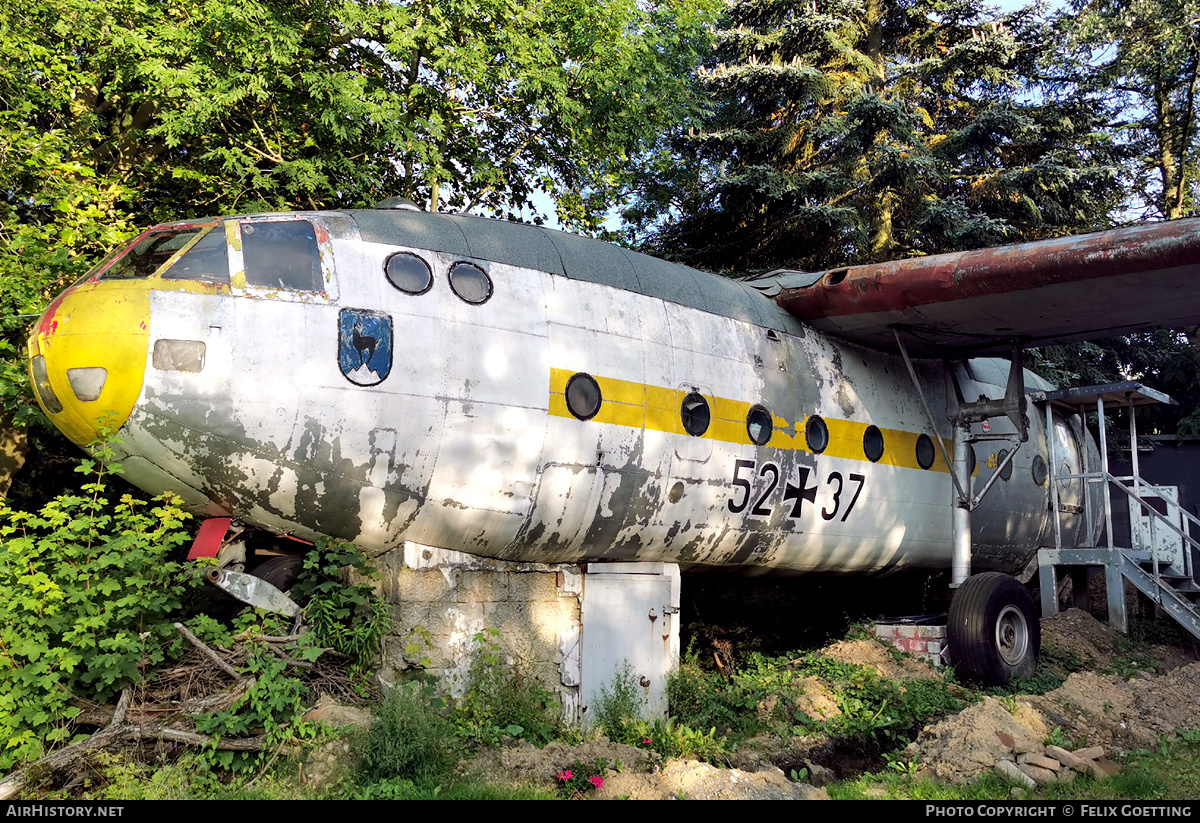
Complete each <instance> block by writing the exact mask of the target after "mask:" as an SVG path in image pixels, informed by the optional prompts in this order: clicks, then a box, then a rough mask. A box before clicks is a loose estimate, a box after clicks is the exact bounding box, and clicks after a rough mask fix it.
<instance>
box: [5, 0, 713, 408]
mask: <svg viewBox="0 0 1200 823" xmlns="http://www.w3.org/2000/svg"><path fill="white" fill-rule="evenodd" d="M713 5H714V3H713V0H666V2H662V3H655V4H643V3H637V2H634V1H633V0H552V2H548V3H539V4H532V5H529V4H520V3H517V2H514V0H414V2H406V3H380V2H373V1H372V0H313V2H306V3H287V2H279V0H199V2H184V0H167V2H149V0H116V1H115V2H112V3H104V4H97V3H91V2H87V0H47V1H46V2H40V3H36V4H30V3H26V2H21V0H0V99H3V101H4V106H3V107H2V108H3V110H2V111H0V338H2V339H4V340H5V341H6V342H7V343H8V344H9V346H11V348H5V349H2V350H0V404H2V406H3V408H5V409H8V410H9V411H14V412H16V414H17V416H18V422H20V423H22V424H24V423H25V422H27V421H29V420H31V419H35V418H37V417H39V414H38V411H37V406H36V404H35V403H34V401H33V398H32V396H31V394H30V391H29V387H28V381H27V380H26V378H25V376H24V364H23V363H21V362H20V359H19V357H18V355H17V354H16V352H19V351H20V350H21V346H22V343H23V342H24V340H23V338H24V336H25V331H26V329H27V327H28V325H29V319H28V318H24V317H20V316H19V315H24V314H37V313H40V312H41V311H42V309H44V308H45V306H46V304H47V302H48V301H49V300H50V298H51V297H52V296H53V295H54V294H55V293H57V292H58V291H61V289H62V288H63V287H64V286H66V285H67V284H69V283H70V282H72V281H73V280H75V279H77V278H78V277H79V276H80V275H82V274H84V272H85V271H87V270H88V269H89V268H90V266H91V264H92V263H94V262H95V261H97V260H99V259H100V258H101V257H103V256H104V254H105V253H106V252H108V251H110V250H112V249H113V248H114V247H116V246H118V245H119V244H121V243H123V242H124V241H126V240H128V239H129V238H130V237H131V236H132V235H133V234H134V233H135V228H134V227H135V226H144V225H148V224H153V223H158V222H164V221H168V220H177V219H183V218H189V217H200V216H204V215H213V214H233V213H240V212H249V211H279V210H289V209H319V208H348V207H370V206H371V205H373V204H375V203H377V202H378V201H379V200H381V199H382V198H384V197H388V196H392V195H403V196H407V197H410V198H412V199H414V200H416V201H417V202H419V203H427V204H429V207H430V210H431V211H438V210H453V211H463V212H468V211H473V212H475V213H484V214H495V215H496V216H501V217H516V216H519V215H532V216H533V217H534V218H535V219H536V220H538V221H539V222H540V221H542V220H544V219H545V217H546V215H545V214H544V213H542V212H543V211H544V210H545V207H544V206H543V205H541V204H542V202H544V201H542V200H540V199H538V200H535V195H536V194H537V193H538V192H539V191H544V192H545V193H547V194H548V195H549V199H550V201H551V202H552V203H553V207H554V208H555V210H556V211H557V212H558V215H559V218H560V220H562V221H563V222H564V223H566V224H569V225H572V226H575V227H578V228H581V229H584V230H589V231H598V230H599V228H600V224H601V223H602V222H603V221H604V219H605V218H606V214H607V211H608V209H609V207H610V206H611V205H612V204H613V203H614V202H615V200H616V199H617V198H619V197H620V196H621V189H622V186H623V185H624V183H625V182H626V181H627V180H628V175H629V171H628V170H629V158H630V157H632V156H634V155H636V154H638V153H639V152H640V151H641V150H642V149H643V147H644V146H646V145H647V144H648V142H649V141H652V140H654V139H656V138H657V136H658V134H659V133H660V132H661V131H662V130H663V129H665V128H667V127H668V126H669V124H670V123H671V122H673V120H675V119H676V118H678V117H679V116H682V115H681V113H682V112H684V111H687V110H689V108H690V107H691V106H692V105H693V102H692V100H691V99H690V95H689V93H688V89H687V84H686V80H685V78H686V76H687V73H688V72H689V71H690V69H691V67H692V66H693V65H694V63H695V60H696V53H697V49H698V47H699V45H700V44H701V43H703V42H704V39H705V37H706V28H705V25H706V22H707V20H708V17H709V9H710V8H711V7H712V6H713Z"/></svg>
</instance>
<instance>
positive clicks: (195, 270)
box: [163, 226, 229, 283]
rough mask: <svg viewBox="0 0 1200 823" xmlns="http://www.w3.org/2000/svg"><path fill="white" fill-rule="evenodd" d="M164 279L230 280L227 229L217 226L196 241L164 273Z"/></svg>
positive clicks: (220, 281)
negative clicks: (226, 251) (226, 240)
mask: <svg viewBox="0 0 1200 823" xmlns="http://www.w3.org/2000/svg"><path fill="white" fill-rule="evenodd" d="M163 279H164V280H202V281H204V282H205V283H228V282H229V258H228V257H227V256H226V254H225V229H224V227H223V226H216V227H215V228H213V229H212V230H211V231H210V232H209V233H208V234H206V235H204V236H203V237H201V238H200V239H199V240H198V241H196V245H194V246H192V247H191V248H190V249H188V250H187V251H186V252H184V253H183V256H182V257H180V258H179V259H178V260H176V261H175V265H173V266H171V268H169V269H167V271H166V273H164V274H163Z"/></svg>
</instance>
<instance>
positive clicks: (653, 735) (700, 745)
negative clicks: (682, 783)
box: [594, 664, 726, 762]
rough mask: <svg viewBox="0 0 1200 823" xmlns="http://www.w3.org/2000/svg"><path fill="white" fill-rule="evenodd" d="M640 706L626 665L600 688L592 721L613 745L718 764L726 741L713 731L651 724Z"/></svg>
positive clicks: (659, 722) (676, 724) (673, 721)
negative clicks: (611, 680) (608, 683)
mask: <svg viewBox="0 0 1200 823" xmlns="http://www.w3.org/2000/svg"><path fill="white" fill-rule="evenodd" d="M668 682H670V681H668ZM641 706H642V702H641V692H640V688H639V686H638V684H637V680H636V678H635V677H634V675H633V671H632V669H631V668H630V667H629V665H628V664H626V665H625V667H624V669H623V670H622V672H621V673H620V674H619V675H617V677H615V678H614V679H613V682H612V684H611V685H604V686H602V687H601V688H600V699H599V700H598V701H597V705H596V706H595V715H594V721H595V723H596V726H597V727H598V728H599V729H600V730H601V731H603V732H604V735H605V736H606V737H607V738H608V739H609V740H612V741H613V742H614V743H624V744H626V745H629V746H637V747H639V748H644V749H650V750H651V751H654V752H657V753H658V754H659V755H660V756H661V757H664V758H668V757H685V758H690V759H695V760H709V761H713V762H717V761H718V759H719V758H720V756H721V755H723V754H724V753H725V750H726V747H725V740H724V738H723V737H721V738H719V737H718V736H717V730H716V729H715V728H713V727H709V730H708V731H707V732H702V731H697V730H696V729H695V728H692V727H690V726H688V725H686V724H684V723H680V722H678V721H677V720H676V719H675V718H673V717H672V718H667V719H666V720H663V719H662V718H655V719H654V721H653V722H650V721H647V720H645V719H643V718H642V716H641Z"/></svg>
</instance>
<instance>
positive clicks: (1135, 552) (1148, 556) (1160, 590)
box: [1031, 381, 1200, 638]
mask: <svg viewBox="0 0 1200 823" xmlns="http://www.w3.org/2000/svg"><path fill="white" fill-rule="evenodd" d="M1031 399H1032V400H1033V401H1034V402H1035V403H1044V404H1045V411H1046V421H1047V432H1051V433H1052V432H1053V431H1054V429H1053V423H1052V417H1051V416H1052V413H1053V410H1054V409H1055V408H1057V409H1059V410H1060V411H1065V412H1068V413H1071V414H1076V413H1078V414H1080V415H1084V414H1087V413H1091V412H1095V413H1096V414H1097V416H1098V418H1099V420H1098V423H1099V430H1100V465H1099V466H1097V467H1095V468H1093V467H1091V466H1090V465H1089V460H1090V458H1089V456H1088V450H1087V448H1086V447H1084V448H1082V449H1081V453H1082V469H1081V470H1080V471H1069V470H1067V471H1064V470H1063V469H1064V466H1066V465H1067V464H1066V463H1065V462H1060V460H1059V459H1057V456H1056V455H1055V442H1054V441H1055V437H1054V436H1053V435H1049V436H1047V441H1048V446H1049V449H1048V451H1049V481H1050V506H1051V510H1052V511H1053V512H1054V514H1055V517H1054V547H1053V548H1043V549H1041V550H1040V551H1039V552H1038V574H1039V576H1040V580H1039V582H1040V584H1041V597H1042V614H1043V615H1044V616H1050V615H1053V614H1056V613H1057V612H1058V567H1060V566H1071V567H1086V566H1103V567H1104V572H1105V583H1106V589H1107V592H1108V619H1109V623H1111V624H1112V625H1113V626H1114V627H1115V628H1116V629H1118V630H1119V631H1122V632H1124V631H1128V628H1129V624H1128V619H1127V616H1126V613H1125V596H1124V595H1125V587H1124V583H1123V581H1124V580H1129V581H1130V582H1131V583H1132V584H1133V585H1134V586H1135V587H1136V588H1137V590H1138V591H1140V592H1141V593H1142V594H1144V595H1145V596H1146V597H1147V598H1149V599H1150V600H1151V601H1153V602H1154V603H1155V604H1157V605H1158V606H1159V607H1160V608H1161V610H1162V611H1163V612H1165V613H1166V614H1168V615H1170V616H1171V617H1173V618H1174V619H1175V620H1176V621H1178V622H1179V624H1180V625H1181V626H1183V627H1184V628H1185V629H1187V630H1188V631H1189V632H1191V634H1192V635H1193V636H1195V637H1197V638H1200V606H1198V604H1200V585H1197V583H1196V579H1195V574H1194V570H1193V568H1192V565H1193V564H1192V551H1193V549H1194V550H1196V551H1200V541H1197V539H1196V538H1194V537H1192V531H1193V530H1192V527H1193V526H1195V527H1196V529H1197V530H1198V531H1197V533H1200V519H1197V518H1196V517H1194V516H1193V515H1191V514H1190V513H1189V512H1187V511H1186V510H1185V509H1184V508H1183V507H1182V506H1180V505H1179V503H1178V501H1177V500H1173V499H1171V494H1170V493H1168V492H1167V491H1166V490H1165V489H1160V488H1158V487H1156V486H1153V485H1151V484H1149V483H1147V482H1146V481H1145V480H1143V479H1142V478H1141V477H1139V476H1138V452H1137V423H1136V421H1135V419H1134V414H1133V410H1134V407H1135V406H1140V405H1147V404H1150V403H1172V404H1173V403H1174V402H1175V401H1173V400H1172V399H1171V398H1170V397H1167V396H1166V395H1165V394H1161V393H1159V392H1156V391H1154V390H1153V389H1149V388H1146V387H1145V386H1143V385H1141V384H1140V383H1136V382H1132V381H1131V382H1125V383H1115V384H1110V385H1106V386H1087V387H1084V388H1078V389H1060V390H1057V391H1047V392H1037V393H1034V394H1032V395H1031ZM1106 407H1107V408H1109V409H1111V408H1114V407H1117V408H1120V407H1124V408H1126V409H1127V410H1128V417H1129V445H1130V455H1131V457H1130V461H1131V470H1132V474H1130V475H1123V476H1116V475H1114V474H1112V473H1111V472H1110V471H1109V465H1108V444H1107V442H1106V436H1105V425H1104V413H1105V408H1106ZM1075 482H1078V483H1081V484H1082V492H1083V493H1082V501H1083V505H1082V509H1083V511H1082V512H1080V511H1079V510H1078V509H1079V508H1080V507H1079V506H1076V505H1072V504H1064V503H1062V502H1061V501H1060V492H1062V491H1063V490H1064V489H1067V488H1070V487H1071V484H1072V483H1075ZM1110 489H1113V490H1119V491H1121V492H1123V493H1124V496H1125V498H1126V499H1127V500H1128V505H1129V532H1130V536H1131V539H1130V543H1131V544H1132V545H1131V546H1129V547H1118V546H1116V545H1114V542H1113V502H1112V497H1113V495H1112V494H1111V492H1110ZM1118 498H1120V495H1118ZM1097 505H1100V506H1103V511H1104V519H1103V523H1102V529H1101V530H1100V531H1099V533H1093V534H1086V533H1085V534H1083V535H1082V537H1081V539H1079V540H1077V541H1075V542H1076V545H1077V546H1079V547H1078V548H1070V549H1064V548H1063V547H1062V544H1063V520H1064V516H1074V515H1078V514H1080V513H1082V514H1083V516H1084V520H1083V523H1084V524H1087V523H1091V522H1093V520H1094V512H1095V507H1096V506H1097ZM1080 531H1081V532H1088V531H1090V529H1088V528H1086V527H1083V528H1080ZM1101 538H1103V543H1104V545H1101Z"/></svg>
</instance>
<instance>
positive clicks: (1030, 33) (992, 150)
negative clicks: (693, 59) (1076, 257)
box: [627, 0, 1118, 269]
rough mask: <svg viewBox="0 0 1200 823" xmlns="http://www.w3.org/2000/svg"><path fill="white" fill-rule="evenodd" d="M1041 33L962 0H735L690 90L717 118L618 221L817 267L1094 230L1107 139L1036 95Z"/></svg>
mask: <svg viewBox="0 0 1200 823" xmlns="http://www.w3.org/2000/svg"><path fill="white" fill-rule="evenodd" d="M1047 31H1048V30H1047V27H1046V25H1045V24H1044V23H1043V22H1042V21H1041V20H1040V18H1039V17H1038V15H1037V14H1036V13H1035V12H1034V11H1030V10H1027V11H1023V12H1019V13H1016V14H1012V15H1009V16H1007V17H1000V16H998V15H997V14H995V13H992V12H989V11H986V10H981V7H980V6H979V4H978V3H975V2H972V1H971V0H809V1H808V2H795V1H794V0H736V2H733V3H731V4H730V5H729V6H728V7H727V13H726V17H725V19H724V20H723V22H722V23H721V25H720V28H719V30H718V33H717V38H716V40H717V46H716V49H715V51H714V52H713V54H712V56H711V57H710V58H709V59H708V60H707V61H706V62H705V63H704V65H703V66H701V68H700V70H699V72H698V76H697V83H698V85H699V87H700V88H702V89H704V90H705V91H707V92H708V93H709V94H710V95H711V99H712V101H713V102H712V108H711V110H710V111H709V112H708V113H707V114H706V115H705V116H704V117H703V118H700V119H699V120H697V121H694V122H692V123H690V124H688V125H687V126H686V127H685V128H684V129H682V130H681V131H680V132H679V133H678V134H677V135H676V136H675V138H674V139H673V140H671V141H670V144H669V145H664V146H663V147H662V154H663V156H668V157H672V158H676V159H677V160H678V162H677V167H678V168H679V169H680V172H679V173H678V176H677V178H676V179H675V180H673V181H671V183H670V184H669V185H666V186H664V185H662V184H658V185H656V186H647V187H645V188H643V190H642V197H641V199H640V200H639V201H638V202H637V203H636V204H635V206H634V208H633V209H631V210H630V211H629V212H628V215H627V217H628V218H629V220H630V221H631V224H632V227H633V232H634V235H635V236H637V237H639V238H641V239H643V240H644V241H645V242H646V244H647V246H648V247H649V248H650V249H652V250H657V251H660V252H664V253H668V254H671V255H672V256H676V257H679V258H682V259H685V260H687V261H689V262H692V263H695V264H697V265H701V266H705V267H708V268H721V269H754V268H767V267H772V266H780V265H783V266H792V267H798V268H822V267H827V266H832V265H840V264H846V263H861V262H869V261H878V260H886V259H893V258H898V257H907V256H913V255H922V254H930V253H936V252H942V251H951V250H957V249H965V248H972V247H977V246H984V245H991V244H995V243H1000V242H1006V241H1016V240H1022V239H1034V238H1038V237H1045V236H1051V235H1055V234H1063V233H1068V232H1071V231H1078V230H1081V229H1086V228H1093V227H1097V226H1099V225H1103V223H1104V221H1105V219H1106V216H1107V214H1108V213H1109V211H1110V209H1111V208H1112V206H1113V205H1114V204H1115V202H1116V199H1117V188H1116V185H1115V183H1116V176H1117V175H1116V163H1117V160H1118V157H1117V155H1116V153H1115V149H1114V145H1113V141H1112V140H1111V139H1110V138H1108V137H1107V136H1105V135H1103V134H1100V133H1098V131H1097V126H1098V125H1099V124H1100V121H1099V120H1098V119H1097V115H1096V114H1095V113H1094V112H1092V111H1091V110H1089V108H1088V107H1087V106H1086V105H1083V104H1081V103H1080V102H1079V101H1076V100H1074V99H1066V100H1063V101H1059V100H1055V99H1053V98H1050V97H1047V96H1045V95H1043V94H1040V93H1039V90H1038V89H1037V88H1036V87H1035V86H1034V85H1033V80H1032V79H1031V78H1033V77H1034V76H1035V75H1036V74H1037V71H1038V58H1039V56H1041V55H1042V54H1043V51H1042V49H1043V48H1045V47H1043V46H1041V45H1038V44H1040V43H1041V42H1043V40H1044V39H1045V37H1046V34H1047Z"/></svg>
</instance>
